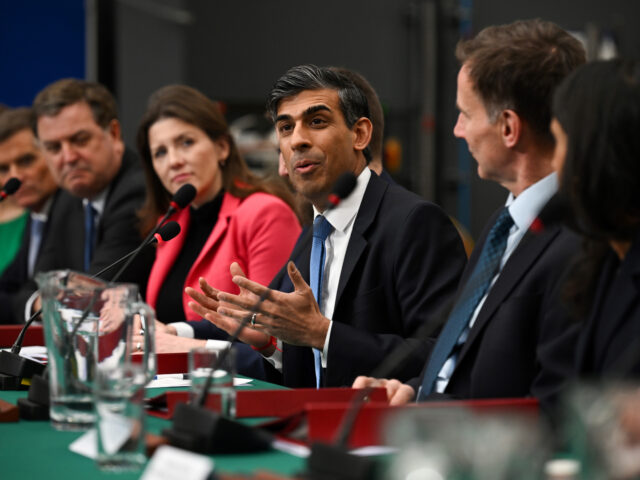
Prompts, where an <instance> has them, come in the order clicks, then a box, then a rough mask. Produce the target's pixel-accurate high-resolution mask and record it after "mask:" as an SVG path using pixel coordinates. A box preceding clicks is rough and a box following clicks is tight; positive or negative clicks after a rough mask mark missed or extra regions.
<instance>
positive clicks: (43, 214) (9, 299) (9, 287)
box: [0, 108, 58, 324]
mask: <svg viewBox="0 0 640 480" xmlns="http://www.w3.org/2000/svg"><path fill="white" fill-rule="evenodd" d="M13 177H15V178H17V179H18V180H20V182H21V184H20V188H19V189H18V190H17V191H16V192H15V194H14V195H13V199H14V201H15V202H16V204H17V205H18V206H20V207H23V208H25V209H27V210H28V211H29V218H28V220H27V225H26V227H25V230H24V233H23V236H22V242H21V246H20V248H19V250H18V252H17V254H16V256H15V258H14V259H13V261H12V262H11V263H10V264H9V265H8V266H7V269H6V270H5V271H4V272H3V274H2V276H1V277H0V304H1V305H4V308H1V309H0V324H11V323H20V322H21V321H22V306H23V305H22V304H21V303H20V301H19V300H20V298H21V295H20V291H21V290H22V289H23V288H24V287H25V285H26V284H27V282H28V281H29V279H31V278H32V277H33V274H34V272H36V271H39V270H40V267H39V262H40V257H41V255H40V253H41V248H40V247H41V246H42V243H43V241H44V239H45V238H46V236H47V233H48V230H49V228H48V227H49V222H48V218H49V212H50V210H51V207H52V205H53V203H54V201H55V199H56V198H57V197H58V195H57V190H58V186H57V185H56V182H55V181H54V179H53V177H52V175H51V172H49V168H48V167H47V163H46V162H45V160H44V156H43V155H42V152H41V151H40V148H39V146H38V142H37V141H36V138H35V136H34V135H33V132H32V131H31V109H29V108H17V109H14V110H11V109H7V110H6V111H4V112H2V113H0V185H4V183H5V182H6V181H7V180H8V179H9V178H13Z"/></svg>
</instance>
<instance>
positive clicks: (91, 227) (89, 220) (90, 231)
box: [84, 202, 98, 272]
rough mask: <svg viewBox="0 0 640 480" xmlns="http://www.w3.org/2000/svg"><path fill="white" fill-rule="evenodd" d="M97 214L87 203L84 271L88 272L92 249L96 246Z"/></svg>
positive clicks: (85, 211)
mask: <svg viewBox="0 0 640 480" xmlns="http://www.w3.org/2000/svg"><path fill="white" fill-rule="evenodd" d="M97 213H98V212H97V211H96V209H95V208H94V206H93V205H91V202H87V204H86V205H85V206H84V271H85V272H88V271H89V265H91V259H92V258H93V248H94V246H95V244H96V214H97Z"/></svg>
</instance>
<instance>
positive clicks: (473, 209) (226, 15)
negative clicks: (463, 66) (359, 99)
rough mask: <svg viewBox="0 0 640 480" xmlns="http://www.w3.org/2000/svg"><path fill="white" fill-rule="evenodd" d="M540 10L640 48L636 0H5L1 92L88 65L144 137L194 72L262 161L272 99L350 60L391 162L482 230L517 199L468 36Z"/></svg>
mask: <svg viewBox="0 0 640 480" xmlns="http://www.w3.org/2000/svg"><path fill="white" fill-rule="evenodd" d="M532 17H541V18H544V19H547V20H552V21H555V22H557V23H558V24H560V25H561V26H562V27H564V28H566V29H568V30H571V31H573V32H576V34H579V35H581V36H582V38H583V40H584V41H585V44H586V45H587V46H588V49H589V53H590V55H591V58H595V57H596V56H609V55H613V54H616V53H617V54H619V55H622V56H628V57H634V58H638V57H639V56H640V29H638V28H637V26H636V20H637V19H638V18H640V2H635V1H629V0H608V1H607V2H602V1H601V0H585V1H582V2H574V1H570V0H537V1H536V2H529V1H524V0H509V1H507V0H324V1H323V2H308V1H304V0H303V1H300V0H298V1H294V0H269V1H265V0H226V1H223V0H61V1H56V2H51V1H47V0H25V1H23V2H15V1H11V0H0V65H1V69H2V70H1V71H2V75H0V103H4V104H7V105H9V106H19V105H27V104H30V103H31V100H32V99H33V96H34V95H35V94H36V93H37V92H38V91H39V90H40V89H41V88H42V87H44V86H45V85H47V84H48V83H50V82H52V81H54V80H56V79H58V78H63V77H68V76H72V77H85V78H87V79H91V80H98V81H100V82H102V83H104V84H105V85H107V86H108V87H109V88H110V89H111V90H112V91H113V92H114V93H115V94H116V97H117V98H118V103H119V107H120V116H121V120H122V123H123V131H124V135H125V140H126V141H127V143H128V144H130V145H131V146H134V142H135V132H136V127H137V122H138V120H139V118H140V116H141V114H142V112H143V111H144V108H145V103H146V99H147V98H148V96H149V94H150V93H151V92H153V91H154V90H155V89H157V88H158V87H160V86H162V85H166V84H169V83H186V84H189V85H192V86H194V87H196V88H198V89H200V90H202V91H203V92H204V93H205V94H207V95H209V96H210V97H212V98H215V99H217V100H220V101H221V102H223V104H224V106H225V108H226V113H227V117H228V118H229V120H230V121H232V122H234V125H235V126H236V129H235V131H236V132H237V134H238V136H239V137H240V139H241V143H242V144H243V145H244V146H245V148H247V149H248V153H247V155H248V156H249V159H250V161H251V163H252V165H254V166H256V167H265V165H266V168H273V167H272V165H273V161H274V160H275V158H276V157H275V153H274V152H275V150H274V146H273V145H272V144H270V143H269V134H270V133H271V128H270V126H269V125H268V123H266V122H265V121H264V118H263V112H264V108H263V106H264V101H265V98H266V94H267V92H268V91H269V88H270V87H271V85H272V84H273V82H274V81H275V80H276V79H277V77H278V76H279V75H281V74H282V73H284V71H286V69H287V68H289V67H290V66H293V65H297V64H300V63H316V64H319V65H337V66H344V67H348V68H351V69H354V70H357V71H359V72H360V73H362V74H363V75H364V76H365V77H367V78H368V79H369V81H370V82H371V83H372V85H373V86H374V87H375V88H376V90H377V92H378V94H379V96H380V99H381V101H382V104H383V106H384V109H385V120H386V129H385V139H386V167H387V169H388V170H389V171H390V173H391V174H392V175H393V177H394V178H395V179H396V180H397V181H398V182H399V183H401V184H403V185H405V186H406V187H408V188H409V189H411V190H413V191H415V192H417V193H419V194H421V195H423V196H424V197H426V198H428V199H430V200H433V201H435V202H437V203H439V204H440V205H442V206H443V207H444V208H445V210H446V211H447V212H448V213H449V214H450V215H452V216H454V217H457V218H458V219H459V220H460V221H461V222H462V224H463V225H465V226H466V227H467V228H468V229H469V230H470V232H471V233H472V235H473V236H474V237H476V236H477V235H478V234H479V230H480V228H481V226H482V225H483V224H484V222H485V221H486V219H487V218H488V216H489V215H490V214H491V212H492V211H493V210H494V209H495V208H496V207H497V206H498V205H500V204H501V203H503V202H504V200H505V198H506V191H505V190H504V189H502V188H501V187H499V186H497V185H495V184H492V183H489V182H485V181H482V180H479V179H478V178H477V175H476V172H475V162H474V161H473V159H472V158H470V156H469V154H468V152H467V148H466V145H465V143H464V142H463V141H458V140H456V139H455V138H454V137H453V135H452V133H451V132H452V129H453V125H454V123H455V119H456V115H457V112H456V109H455V78H456V74H457V68H458V65H457V64H456V61H455V58H454V56H453V51H454V47H455V44H456V42H457V40H458V39H459V38H461V37H465V36H468V35H471V34H473V33H475V32H477V31H478V30H480V29H482V28H483V27H485V26H487V25H491V24H498V23H506V22H511V21H513V20H516V19H522V18H532Z"/></svg>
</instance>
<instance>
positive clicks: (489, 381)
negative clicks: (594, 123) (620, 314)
mask: <svg viewBox="0 0 640 480" xmlns="http://www.w3.org/2000/svg"><path fill="white" fill-rule="evenodd" d="M555 209H556V207H555V205H554V202H553V201H550V202H548V204H547V206H546V207H545V208H544V209H543V211H542V212H541V213H540V215H539V220H540V221H541V222H540V223H537V222H536V224H537V225H545V224H546V226H544V227H543V228H541V229H540V230H541V231H538V232H534V231H532V229H530V230H529V231H528V232H527V233H526V234H525V235H524V237H523V238H522V240H521V241H520V243H519V244H518V246H517V247H516V249H515V250H514V252H513V253H512V254H511V256H510V257H509V259H508V260H507V263H506V264H505V265H504V267H503V269H502V271H501V273H500V276H499V277H498V279H497V280H496V282H495V284H494V285H493V287H492V288H491V290H490V291H489V294H488V296H487V298H486V300H485V302H484V304H483V306H482V308H481V310H480V312H479V314H478V316H477V318H476V321H475V323H474V325H473V327H472V328H471V330H470V332H469V337H468V339H467V341H466V342H465V344H464V346H463V347H462V349H461V351H460V354H459V356H458V361H457V363H456V367H455V370H454V372H453V374H452V376H451V378H450V381H449V384H448V385H447V388H446V389H445V396H450V397H453V398H466V399H468V398H500V397H502V398H508V397H525V396H534V397H537V398H539V399H540V400H541V401H542V402H546V401H547V400H550V401H551V400H553V399H555V396H556V395H557V394H558V392H559V390H560V389H561V388H562V386H563V385H564V382H565V381H566V379H567V378H569V377H570V375H571V371H572V364H573V357H574V352H575V349H574V345H575V341H576V339H577V333H578V329H577V328H576V325H575V322H572V321H571V320H570V317H569V315H568V313H567V310H566V309H565V308H564V306H563V303H562V301H561V299H560V294H561V285H562V282H563V276H564V275H565V273H566V270H567V268H568V266H569V263H570V261H571V259H572V258H573V255H574V254H575V252H576V251H578V250H579V246H580V239H579V237H578V236H577V235H576V234H574V233H573V232H571V231H570V230H568V229H567V228H566V227H563V226H562V225H561V224H559V223H558V222H552V221H551V219H554V220H555V218H556V217H557V212H555ZM497 215H498V212H496V213H495V214H494V215H493V216H492V218H491V219H490V220H489V222H488V223H487V225H486V227H485V229H484V231H483V233H482V236H481V237H480V239H479V241H478V244H477V245H476V248H475V249H474V251H473V254H472V255H471V257H470V259H469V263H468V265H467V268H466V269H465V272H464V274H463V276H462V280H461V282H460V289H459V291H458V294H459V293H460V292H461V291H462V287H463V286H464V285H465V283H466V281H467V280H468V278H469V276H470V275H471V273H472V272H473V269H474V267H475V265H476V263H477V262H478V257H479V255H480V252H481V251H482V246H483V245H484V242H485V241H486V238H487V235H488V233H489V230H490V229H491V227H492V226H493V224H494V223H495V220H496V218H497ZM547 219H548V220H549V221H547ZM423 375H424V372H423ZM421 383H422V377H420V378H419V379H414V380H413V381H411V382H409V384H410V385H412V386H413V387H414V389H415V390H416V392H417V390H418V387H419V386H420V384H421ZM441 398H442V395H438V394H434V399H441Z"/></svg>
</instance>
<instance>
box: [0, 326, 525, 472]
mask: <svg viewBox="0 0 640 480" xmlns="http://www.w3.org/2000/svg"><path fill="white" fill-rule="evenodd" d="M15 336H16V333H15V332H14V331H12V329H8V327H4V326H0V348H1V347H7V346H9V345H10V344H11V343H12V342H13V340H11V341H8V339H14V338H15ZM41 342H42V332H41V328H40V329H38V328H35V329H32V331H31V332H30V333H29V334H28V338H27V341H26V344H31V345H42V343H41ZM186 363H187V362H186V354H182V355H180V354H178V356H177V357H176V354H165V355H158V373H179V372H185V371H186ZM186 389H187V387H182V388H169V389H159V388H153V389H147V390H146V396H147V397H155V396H158V395H159V394H161V393H164V392H166V393H167V396H168V397H169V398H173V399H174V400H175V399H176V397H178V396H180V395H181V394H180V393H175V392H180V391H183V392H184V390H186ZM237 389H238V402H237V405H238V411H239V412H240V409H241V403H242V404H243V410H244V411H245V413H246V412H247V411H248V410H253V411H254V413H253V414H251V413H249V414H247V415H241V414H240V413H239V414H238V416H239V417H242V418H239V419H238V421H241V422H243V423H246V424H250V425H255V424H258V423H262V422H264V421H266V420H270V419H273V418H279V417H281V416H288V413H285V409H286V408H289V412H294V411H296V410H295V408H298V407H299V406H300V405H303V404H304V407H305V408H304V412H303V413H304V418H305V421H306V423H307V430H308V433H307V435H308V438H307V443H310V442H311V441H316V440H319V441H322V442H325V443H326V442H331V441H332V439H334V438H335V432H336V430H337V429H338V426H339V425H340V423H341V421H342V419H343V416H344V413H345V409H346V408H347V407H348V405H349V404H350V403H349V402H350V401H351V399H352V397H353V395H354V390H351V389H320V390H315V389H309V390H310V391H308V392H305V391H304V390H305V389H298V390H288V389H286V388H284V387H282V386H278V385H274V384H270V383H267V382H264V381H261V380H255V379H253V380H252V381H251V382H250V383H248V384H247V385H246V386H239V387H237ZM242 392H247V393H246V394H243V393H242ZM252 392H255V393H252ZM27 393H28V392H27V391H0V400H4V401H6V402H9V403H11V404H16V403H17V401H18V399H19V398H22V397H26V396H27ZM241 396H243V397H244V398H243V399H242V400H243V401H242V402H241V398H240V397H241ZM249 398H253V400H252V404H253V405H249V403H248V402H246V401H244V400H246V399H249ZM292 399H297V406H298V407H295V406H294V407H292V405H294V404H295V402H293V401H292ZM269 403H270V404H271V407H269V408H265V404H269ZM455 403H457V402H435V403H431V404H429V405H428V407H427V406H426V405H424V406H423V407H421V408H424V407H426V408H429V409H433V408H447V409H448V408H451V407H452V406H453V405H452V404H455ZM169 404H171V402H169ZM283 404H288V405H283ZM462 404H463V406H465V407H467V408H470V409H471V410H478V411H480V412H491V411H501V410H502V409H504V408H505V407H508V408H513V407H517V409H518V410H521V411H527V412H533V413H534V414H535V413H536V412H537V402H536V401H535V400H533V399H519V400H518V399H515V400H514V399H507V400H500V399H497V400H496V399H494V400H476V401H472V402H462ZM247 406H249V407H251V408H249V409H247V408H246V407H247ZM415 407H419V406H417V405H413V406H411V407H408V408H415ZM169 410H171V408H169ZM394 410H395V411H396V412H397V411H398V409H397V407H392V408H390V407H389V406H388V404H387V403H386V392H385V390H384V389H376V390H374V391H373V392H371V393H370V394H369V399H368V404H367V405H366V406H365V407H364V408H362V410H361V411H360V414H359V416H358V419H357V421H356V422H355V424H354V426H353V428H352V430H351V436H350V439H349V442H350V445H351V446H363V445H379V444H380V443H379V442H380V432H381V431H382V428H381V426H382V422H383V421H384V419H385V417H386V416H388V415H393V413H392V412H393V411H394ZM400 410H402V408H401V409H400ZM255 412H258V413H257V414H256V413H255ZM264 412H269V413H270V415H269V416H268V417H267V416H266V415H265V416H262V415H264ZM275 412H278V413H275ZM390 412H391V413H390ZM170 426H171V421H170V420H168V419H163V418H158V417H156V416H152V415H149V414H147V415H146V430H147V432H148V433H151V434H156V435H160V434H161V432H162V430H163V429H166V428H168V427H170ZM81 435H83V432H69V431H58V430H55V429H54V428H53V427H52V426H51V425H50V423H49V421H30V420H22V419H21V420H20V421H18V422H13V423H11V422H6V423H0V478H1V479H3V480H11V479H14V478H15V479H20V480H24V479H27V478H28V479H47V480H55V479H58V478H60V479H65V480H66V479H72V478H92V479H93V478H96V479H99V478H111V479H113V478H114V477H117V478H121V479H130V478H131V479H133V478H139V477H140V475H141V474H142V471H137V472H120V473H118V474H115V473H113V472H105V471H101V470H99V469H98V467H97V466H96V465H95V463H94V461H93V460H91V459H89V458H87V457H83V456H81V455H79V454H77V453H74V452H72V451H71V450H70V449H69V445H70V444H71V443H72V442H74V441H75V440H76V439H78V438H79V437H80V436H81ZM211 458H212V459H213V461H214V471H215V472H216V474H230V475H233V474H238V475H250V474H252V473H254V472H256V471H267V472H273V473H275V474H278V475H281V476H283V477H293V476H295V475H296V474H298V473H300V472H302V471H303V470H304V469H305V466H306V459H305V458H302V457H300V456H294V455H292V454H289V453H284V452H282V451H278V450H275V449H272V450H269V451H266V452H260V453H243V454H224V455H222V454H216V455H211ZM147 463H148V461H147Z"/></svg>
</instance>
